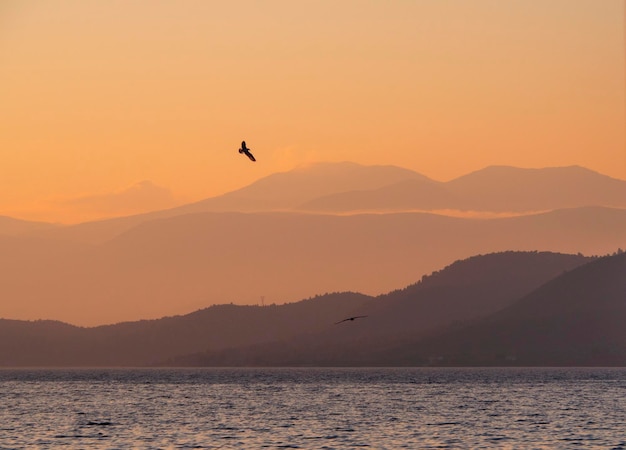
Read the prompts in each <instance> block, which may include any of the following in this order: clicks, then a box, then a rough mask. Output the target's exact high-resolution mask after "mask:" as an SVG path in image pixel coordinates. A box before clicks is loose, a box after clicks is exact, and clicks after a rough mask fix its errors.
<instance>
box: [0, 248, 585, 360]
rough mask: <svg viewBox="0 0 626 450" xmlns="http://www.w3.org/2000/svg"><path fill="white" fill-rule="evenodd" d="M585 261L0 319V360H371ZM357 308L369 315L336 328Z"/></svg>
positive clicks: (554, 257)
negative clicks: (190, 307) (372, 292)
mask: <svg viewBox="0 0 626 450" xmlns="http://www.w3.org/2000/svg"><path fill="white" fill-rule="evenodd" d="M589 260H590V258H587V257H583V256H580V255H578V256H577V255H566V254H555V253H546V252H504V253H498V254H488V255H480V256H475V257H472V258H469V259H467V260H463V261H457V262H455V263H453V264H451V265H449V266H447V267H445V268H444V269H442V270H440V271H437V272H434V273H433V274H431V275H429V276H426V277H424V278H423V279H421V280H420V281H419V282H418V283H415V284H412V285H410V286H408V287H406V288H404V289H400V290H396V291H392V292H390V293H388V294H385V295H382V296H379V297H376V298H374V297H369V296H365V295H362V294H356V293H337V294H325V295H318V296H315V297H312V298H309V299H307V300H302V301H299V302H296V303H289V304H284V305H268V306H264V307H262V306H237V305H228V304H227V305H218V306H212V307H209V308H205V309H202V310H199V311H196V312H194V313H191V314H186V315H183V316H175V317H166V318H162V319H158V320H142V321H137V322H126V323H120V324H116V325H107V326H98V327H91V328H83V327H76V326H72V325H67V324H65V323H61V322H57V321H16V320H6V319H5V320H0V365H3V366H137V365H146V364H165V363H167V364H173V365H207V364H211V365H232V364H234V365H250V364H251V365H259V364H260V365H272V363H275V364H277V365H287V364H299V365H302V364H304V365H315V364H322V365H323V364H328V363H329V362H331V361H332V362H333V364H338V365H346V364H350V363H351V362H352V363H354V364H358V363H359V359H358V358H357V359H354V355H359V354H364V355H369V356H368V357H371V352H372V351H373V350H375V349H380V348H381V347H382V348H386V347H389V346H392V345H396V344H398V343H399V342H404V341H406V340H407V339H413V338H414V336H415V335H424V334H427V333H429V332H433V331H436V330H440V329H445V328H447V327H449V326H451V325H454V324H458V323H466V322H468V321H471V320H473V319H476V318H477V317H484V316H485V315H487V314H489V313H490V312H493V311H497V310H502V309H503V308H506V307H507V306H509V305H511V304H513V302H514V301H515V300H516V299H518V298H519V297H521V296H523V295H525V294H527V293H529V292H532V291H533V290H534V289H536V288H537V287H539V286H541V285H543V284H545V283H546V282H547V281H548V280H550V279H552V278H554V277H556V276H558V275H560V274H561V273H563V272H564V271H568V270H572V269H573V268H575V267H578V266H580V265H581V264H584V263H586V262H587V261H589ZM363 312H365V314H368V317H367V318H364V319H361V320H360V321H358V322H354V323H347V324H342V325H335V323H336V322H338V321H340V320H341V319H344V318H346V317H351V316H354V315H361V314H363ZM344 325H346V326H344ZM285 345H286V346H287V348H288V349H289V350H288V355H289V357H288V358H287V357H286V356H285V351H287V350H285ZM348 350H350V351H348ZM353 350H354V351H353ZM184 355H191V356H184ZM220 355H221V356H220ZM329 355H330V356H329ZM331 356H332V357H331ZM218 357H221V358H222V359H221V360H217V359H215V358H218ZM224 358H226V359H224ZM370 362H371V361H370Z"/></svg>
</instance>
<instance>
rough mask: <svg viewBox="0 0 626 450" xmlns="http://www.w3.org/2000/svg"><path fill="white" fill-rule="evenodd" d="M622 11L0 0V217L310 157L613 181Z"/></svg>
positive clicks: (181, 192)
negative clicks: (243, 149)
mask: <svg viewBox="0 0 626 450" xmlns="http://www.w3.org/2000/svg"><path fill="white" fill-rule="evenodd" d="M624 18H625V13H624V1H623V0H506V1H502V0H413V1H409V0H384V1H383V0H380V1H365V0H354V1H348V0H342V1H337V0H315V1H292V0H274V1H257V0H249V1H243V0H233V1H199V0H198V1H191V0H187V1H174V0H170V1H164V0H117V1H116V0H107V1H98V0H73V1H72V0H68V1H48V0H38V1H30V0H14V1H13V0H4V1H2V2H1V3H0V215H2V214H4V215H10V216H14V217H21V218H29V219H41V220H60V221H68V222H71V221H76V220H83V219H85V218H88V217H90V214H92V213H93V215H94V216H98V215H102V214H115V213H124V212H126V211H131V210H133V208H134V207H135V206H136V204H137V202H139V204H140V205H143V204H145V205H146V207H148V208H158V207H165V206H170V205H172V204H175V203H176V202H181V201H191V200H198V199H201V198H205V197H209V196H212V195H216V194H219V193H222V192H226V191H229V190H232V189H235V188H238V187H241V186H243V185H245V184H248V183H250V182H252V181H254V180H256V179H258V178H260V177H262V176H265V175H268V174H270V173H273V172H276V171H282V170H288V169H291V168H293V167H294V166H296V165H298V164H302V163H307V162H313V161H344V160H349V161H355V162H359V163H363V164H394V165H399V166H403V167H407V168H410V169H413V170H416V171H418V172H420V173H422V174H424V175H427V176H429V177H431V178H434V179H437V180H447V179H451V178H453V177H456V176H459V175H462V174H464V173H467V172H469V171H472V170H477V169H480V168H482V167H485V166H487V165H493V164H506V165H515V166H520V167H544V166H566V165H572V164H578V165H583V166H586V167H589V168H591V169H593V170H597V171H599V172H601V173H604V174H607V175H610V176H613V177H616V178H622V179H626V142H625V135H626V132H625V127H626V117H625V106H626V100H625V96H624V91H625V84H626V76H625V73H624V65H625V49H624V43H625V37H624V36H625V33H624ZM242 139H245V140H246V141H247V143H248V145H249V147H250V148H251V149H252V151H253V153H254V154H255V156H256V157H257V160H258V162H256V163H251V162H250V161H248V160H247V158H245V157H242V156H241V155H239V154H238V153H237V149H238V148H239V144H240V142H241V140H242ZM141 199H143V200H141ZM102 205H104V209H103V206H102ZM133 205H135V206H133ZM90 208H91V213H90V212H89V211H90ZM107 208H108V209H107ZM116 208H117V209H116ZM105 210H106V211H105Z"/></svg>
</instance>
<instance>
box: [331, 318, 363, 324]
mask: <svg viewBox="0 0 626 450" xmlns="http://www.w3.org/2000/svg"><path fill="white" fill-rule="evenodd" d="M362 317H367V316H354V317H348V318H347V319H343V320H340V321H339V322H335V325H337V324H340V323H342V322H347V321H348V320H352V321H354V320H355V319H360V318H362Z"/></svg>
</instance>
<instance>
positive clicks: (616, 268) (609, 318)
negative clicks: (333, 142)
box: [174, 253, 626, 366]
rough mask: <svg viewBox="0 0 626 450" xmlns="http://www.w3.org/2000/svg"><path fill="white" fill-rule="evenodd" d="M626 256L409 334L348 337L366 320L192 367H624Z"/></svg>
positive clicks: (208, 358) (193, 360)
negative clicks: (472, 315)
mask: <svg viewBox="0 0 626 450" xmlns="http://www.w3.org/2000/svg"><path fill="white" fill-rule="evenodd" d="M625 294H626V254H625V253H622V254H619V255H614V256H607V257H603V258H599V259H597V260H594V261H591V262H588V263H586V264H583V265H581V266H579V267H576V268H574V269H572V270H570V271H566V272H564V273H562V274H561V275H559V276H557V277H555V278H554V279H552V280H550V281H549V282H547V283H545V284H543V285H542V286H540V287H538V288H536V289H535V290H533V291H532V292H530V293H529V294H527V295H525V296H524V297H522V298H521V299H518V300H517V301H515V302H513V303H512V304H510V305H509V306H506V307H504V308H503V309H501V310H500V311H497V312H495V313H492V314H490V315H487V316H483V317H481V318H476V319H474V320H472V321H470V322H467V323H455V324H452V325H451V326H447V327H440V328H439V329H438V330H432V331H430V332H429V333H420V332H416V333H413V335H412V336H410V335H408V334H406V335H403V336H398V335H393V334H389V335H388V336H387V337H386V339H381V336H372V337H370V338H359V339H353V338H352V336H351V335H352V334H354V333H359V332H360V331H361V327H365V326H366V324H367V322H366V321H365V320H363V321H361V322H357V323H355V324H354V327H351V328H347V327H346V328H343V329H342V330H341V333H339V332H338V333H336V334H335V336H333V337H328V335H327V333H325V334H323V335H309V336H299V337H298V338H297V339H292V340H290V341H288V342H275V343H269V344H259V345H253V346H249V347H244V348H237V349H229V350H228V351H219V352H205V353H203V354H198V355H190V356H187V357H182V358H178V359H175V360H174V362H176V363H179V364H180V363H187V364H189V365H198V366H248V365H253V366H254V365H256V366H407V365H408V366H433V365H434V366H485V365H487V366H490V365H492V366H502V365H517V366H623V365H624V364H626V330H625V328H624V326H623V323H624V320H625V319H626V304H625V302H626V295H625Z"/></svg>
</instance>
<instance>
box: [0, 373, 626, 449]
mask: <svg viewBox="0 0 626 450" xmlns="http://www.w3.org/2000/svg"><path fill="white" fill-rule="evenodd" d="M0 398H1V399H2V402H1V403H0V448H32V447H38V448H54V447H60V446H66V447H76V448H357V447H372V448H459V447H468V448H476V447H497V448H503V447H504V448H506V447H517V448H520V447H522V448H529V447H534V448H537V447H551V448H554V447H570V446H578V447H582V448H593V447H598V448H626V434H625V433H624V425H623V424H624V423H626V369H512V368H507V369H493V368H489V369H432V368H430V369H424V368H419V369H410V368H402V369H154V370H151V369H145V370H144V369H139V370H130V369H129V370H117V369H110V370H0Z"/></svg>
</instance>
